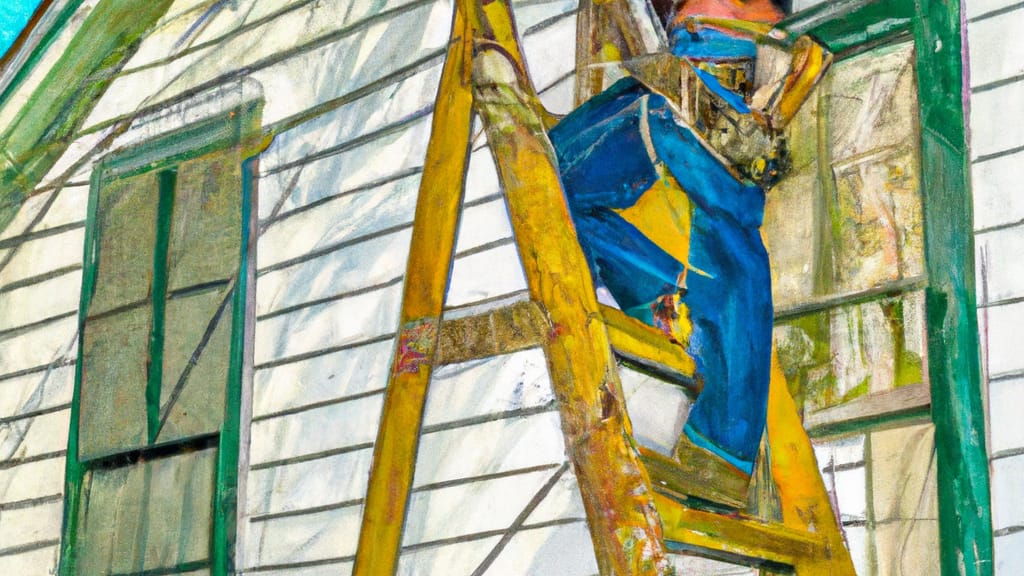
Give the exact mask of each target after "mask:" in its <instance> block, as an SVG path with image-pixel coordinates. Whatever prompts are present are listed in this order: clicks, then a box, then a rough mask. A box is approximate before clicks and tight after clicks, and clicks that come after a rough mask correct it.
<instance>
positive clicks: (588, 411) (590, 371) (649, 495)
mask: <svg viewBox="0 0 1024 576" xmlns="http://www.w3.org/2000/svg"><path fill="white" fill-rule="evenodd" d="M482 4H484V3H482V2H479V1H477V2H470V0H460V2H459V5H460V7H463V9H465V10H466V12H467V15H468V16H469V18H470V21H471V22H472V25H473V27H474V29H475V33H476V35H477V39H476V49H475V56H474V63H473V77H474V78H473V85H474V104H475V107H476V110H477V113H478V114H479V116H480V118H481V119H482V120H483V124H484V129H485V132H486V134H487V137H488V141H489V143H490V146H491V149H492V152H493V154H494V155H495V157H496V158H498V159H500V160H501V161H500V162H496V164H497V166H498V170H499V176H500V179H501V181H502V183H503V185H504V188H505V194H506V199H507V202H508V208H509V213H510V217H511V221H512V227H513V230H514V232H515V237H516V243H517V246H518V248H519V253H520V256H521V259H522V263H523V268H524V271H525V275H526V278H527V284H528V286H529V291H530V295H531V298H532V299H533V300H534V301H537V302H538V303H540V304H541V305H542V306H543V308H544V310H545V312H546V314H547V316H548V319H549V322H550V325H551V326H552V328H551V331H550V334H549V335H548V338H547V342H546V343H545V348H546V357H547V361H548V368H549V373H550V375H551V381H552V388H553V389H554V392H555V395H556V397H557V398H558V403H559V410H560V412H561V416H562V427H563V433H564V434H565V442H566V449H567V452H568V457H569V459H570V461H571V462H572V465H573V469H574V471H575V473H576V476H577V480H578V482H579V486H580V492H581V495H582V498H583V503H584V507H585V509H586V512H587V519H588V524H589V527H590V532H591V538H592V540H593V543H594V550H595V554H596V557H597V563H598V566H599V569H600V571H601V574H604V575H605V576H610V575H612V574H619V575H622V574H631V575H654V574H668V573H670V571H671V567H670V565H669V562H668V558H667V556H666V551H665V548H664V541H663V538H662V530H661V521H660V518H659V516H658V514H657V511H656V509H655V506H654V499H653V492H652V490H651V485H650V480H649V478H648V476H647V473H646V471H645V470H644V468H643V466H642V465H641V464H640V461H639V457H638V454H637V448H636V445H635V442H634V440H633V437H632V430H631V426H630V422H629V417H628V415H627V414H626V409H625V402H624V400H623V396H622V391H621V385H620V383H619V379H618V373H617V368H616V363H615V358H614V356H613V354H612V350H611V345H610V343H609V339H608V334H607V331H606V328H605V325H604V322H603V319H602V316H601V312H600V309H599V307H598V303H597V299H596V295H595V291H594V286H593V280H592V279H591V277H590V271H589V268H588V266H587V263H586V260H585V258H584V256H583V253H582V250H581V249H580V246H579V243H578V241H577V239H576V235H575V232H574V230H575V229H574V226H573V224H572V220H571V219H570V216H569V212H568V208H567V206H566V204H565V201H564V198H563V192H562V188H561V182H560V179H559V173H558V168H557V161H556V160H555V157H554V150H553V148H552V146H551V143H550V141H549V140H548V138H547V134H546V130H545V123H544V120H543V115H542V112H541V111H540V110H538V104H539V100H538V99H537V96H536V92H535V90H534V89H533V86H532V84H531V83H530V80H529V77H528V74H527V72H526V69H525V67H524V66H522V64H521V62H522V56H521V54H522V52H521V50H520V48H519V45H518V40H517V38H516V35H515V28H514V24H513V20H512V16H511V11H510V8H509V5H508V2H507V0H494V1H492V2H489V3H486V4H485V5H482Z"/></svg>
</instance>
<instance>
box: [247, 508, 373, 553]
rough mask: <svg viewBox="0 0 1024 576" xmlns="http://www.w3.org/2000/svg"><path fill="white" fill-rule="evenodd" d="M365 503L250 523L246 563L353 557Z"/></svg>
mask: <svg viewBox="0 0 1024 576" xmlns="http://www.w3.org/2000/svg"><path fill="white" fill-rule="evenodd" d="M362 512H363V510H362V506H349V507H346V508H340V509H337V510H329V511H326V512H318V513H314V514H307V515H304V516H293V517H286V518H278V519H275V520H268V521H266V522H250V523H249V524H248V533H247V535H246V543H247V546H246V550H245V551H244V552H243V560H242V562H243V566H244V567H245V568H253V567H258V566H283V565H287V564H297V563H304V562H312V561H317V560H324V559H332V558H343V557H350V556H353V555H354V554H355V551H356V542H357V540H358V538H359V522H360V520H361V518H362Z"/></svg>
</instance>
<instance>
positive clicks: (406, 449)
mask: <svg viewBox="0 0 1024 576" xmlns="http://www.w3.org/2000/svg"><path fill="white" fill-rule="evenodd" d="M471 48H472V40H471V34H470V33H469V29H468V26H467V23H466V21H465V18H463V14H462V13H460V12H459V11H458V10H455V14H454V16H453V21H452V34H451V40H450V44H449V48H448V54H447V58H446V60H445V64H444V70H443V71H442V74H441V81H440V85H439V86H438V91H437V100H436V104H435V107H434V117H433V121H432V124H431V133H430V142H429V144H428V146H427V155H426V160H425V162H424V167H423V176H422V179H421V181H420V187H419V194H418V198H417V201H416V212H415V215H414V218H413V228H412V240H411V244H410V251H409V258H408V261H407V264H406V272H405V283H404V287H403V294H402V309H401V313H400V324H399V331H398V337H397V343H396V348H395V352H394V357H393V360H392V367H391V373H390V375H389V377H388V385H387V389H386V391H385V394H384V407H383V410H382V414H381V421H380V425H379V428H378V431H377V439H376V442H375V443H374V448H373V463H372V465H371V468H370V478H369V484H368V487H367V493H366V501H365V505H364V508H363V519H362V525H361V527H360V534H359V546H358V548H357V551H356V557H355V567H354V568H353V574H354V575H355V576H380V575H390V574H394V573H395V570H396V568H397V565H398V556H399V552H400V550H401V545H402V531H403V529H404V525H405V517H406V514H407V508H408V501H409V494H410V491H411V488H412V482H413V473H414V472H415V468H416V466H415V462H416V452H417V449H418V446H419V435H420V428H421V424H422V419H423V409H424V405H425V401H426V395H427V388H428V386H429V383H430V376H431V373H432V368H433V365H434V364H435V363H436V357H437V356H438V344H439V335H440V327H439V324H440V322H441V315H442V311H443V307H444V299H445V293H446V292H447V288H448V281H449V276H450V273H451V267H452V260H453V253H454V248H455V237H456V232H457V229H458V221H459V208H460V206H461V205H462V197H463V192H464V187H465V180H466V170H467V168H468V162H469V142H470V130H471V126H472V114H473V111H472V104H473V95H472V91H471V89H470V75H469V63H470V60H471V58H472V56H471V52H470V51H471Z"/></svg>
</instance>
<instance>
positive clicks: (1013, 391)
mask: <svg viewBox="0 0 1024 576" xmlns="http://www.w3.org/2000/svg"><path fill="white" fill-rule="evenodd" d="M988 393H989V403H988V406H989V452H990V453H992V454H995V453H997V452H1002V451H1004V450H1015V449H1022V448H1024V425H1021V421H1020V408H1021V406H1024V378H1015V379H1009V380H997V381H995V382H989V383H988Z"/></svg>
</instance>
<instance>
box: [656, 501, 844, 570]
mask: <svg viewBox="0 0 1024 576" xmlns="http://www.w3.org/2000/svg"><path fill="white" fill-rule="evenodd" d="M654 504H655V506H656V507H657V509H658V514H659V515H660V516H661V521H662V526H663V529H664V534H665V540H666V541H668V542H669V546H670V547H673V546H674V547H677V548H686V549H700V550H705V551H710V552H713V553H718V554H719V555H721V556H730V557H735V558H739V559H743V560H747V561H748V563H753V564H756V563H757V561H759V560H761V561H768V562H773V563H777V564H783V565H786V566H797V565H806V564H807V563H808V562H813V561H814V560H815V559H822V558H825V557H826V556H827V554H828V552H827V551H828V549H827V545H826V542H825V538H824V537H823V536H820V535H818V534H813V533H808V532H800V531H797V530H794V529H792V528H789V527H787V526H784V525H782V524H779V523H777V522H764V521H761V520H755V519H750V518H744V517H742V516H738V515H725V514H719V513H715V512H708V511H704V510H697V509H694V508H690V507H688V506H686V505H685V504H682V503H680V502H677V501H676V500H673V499H672V498H670V497H668V496H665V495H663V494H657V493H656V494H655V495H654Z"/></svg>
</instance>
